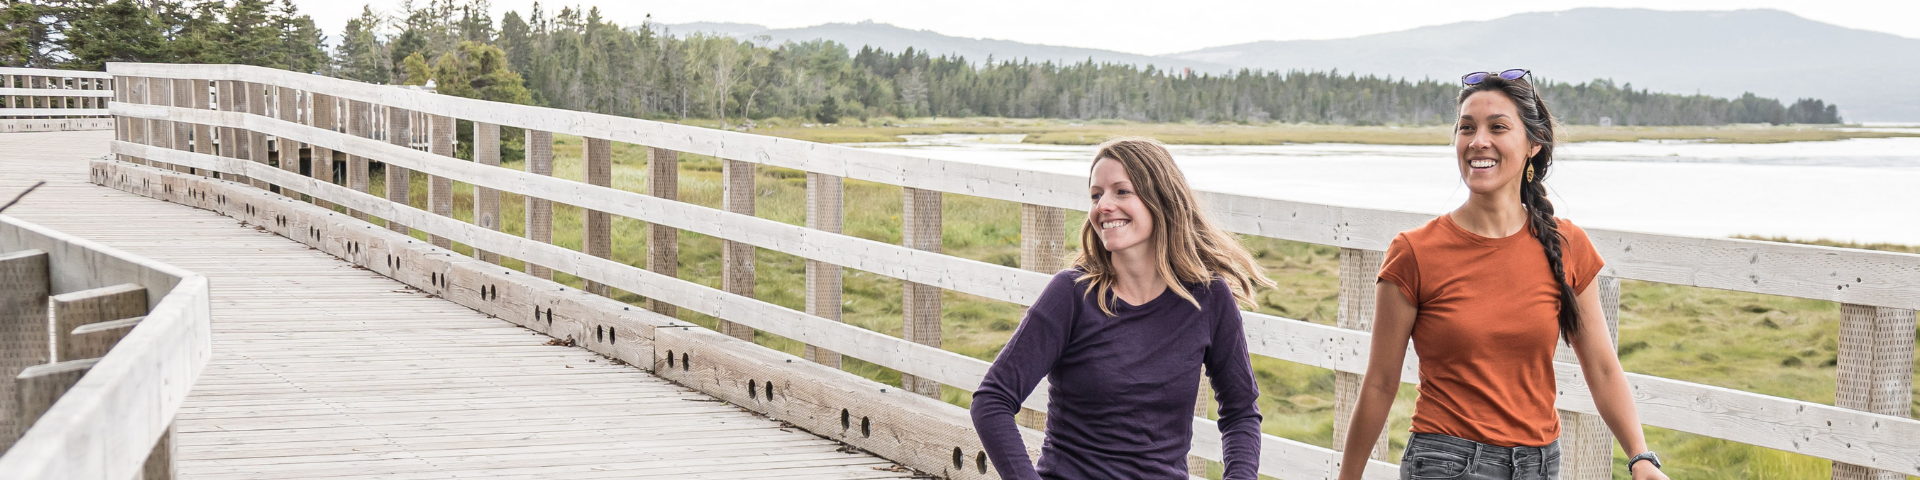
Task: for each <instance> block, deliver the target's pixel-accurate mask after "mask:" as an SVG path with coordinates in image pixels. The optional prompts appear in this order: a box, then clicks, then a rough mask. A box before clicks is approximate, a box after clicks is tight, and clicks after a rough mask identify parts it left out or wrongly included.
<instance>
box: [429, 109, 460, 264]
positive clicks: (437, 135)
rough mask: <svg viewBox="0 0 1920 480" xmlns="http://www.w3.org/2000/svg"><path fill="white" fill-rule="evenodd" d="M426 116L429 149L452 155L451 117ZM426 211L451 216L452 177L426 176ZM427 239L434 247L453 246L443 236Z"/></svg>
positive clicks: (435, 153) (438, 153)
mask: <svg viewBox="0 0 1920 480" xmlns="http://www.w3.org/2000/svg"><path fill="white" fill-rule="evenodd" d="M428 118H429V121H430V124H429V125H428V128H429V129H431V130H432V139H431V141H430V142H429V148H430V149H431V150H430V151H431V152H432V153H433V154H434V155H440V156H445V157H452V156H453V151H454V150H453V148H454V147H453V143H454V136H455V135H454V131H453V130H454V125H455V122H454V121H453V117H447V116H440V115H433V116H430V117H428ZM427 211H430V212H433V213H434V214H436V215H440V216H444V217H452V216H453V179H450V178H447V177H444V176H440V175H430V176H428V177H427ZM427 241H428V242H430V243H433V245H434V246H436V247H440V248H453V242H449V241H447V239H446V238H445V237H438V236H431V237H428V238H427Z"/></svg>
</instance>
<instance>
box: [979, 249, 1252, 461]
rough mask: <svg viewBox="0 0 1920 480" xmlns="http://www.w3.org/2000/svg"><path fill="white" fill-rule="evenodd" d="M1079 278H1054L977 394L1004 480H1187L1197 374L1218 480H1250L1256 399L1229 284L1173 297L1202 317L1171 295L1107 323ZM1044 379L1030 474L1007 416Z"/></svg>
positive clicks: (984, 435)
mask: <svg viewBox="0 0 1920 480" xmlns="http://www.w3.org/2000/svg"><path fill="white" fill-rule="evenodd" d="M1082 274H1083V273H1082V272H1080V271H1079V270H1067V271H1063V272H1060V273H1059V274H1056V275H1054V276H1053V281H1052V282H1051V283H1048V284H1047V289H1046V291H1045V292H1042V293H1041V294H1040V298H1039V299H1038V300H1036V301H1035V302H1034V304H1033V307H1032V308H1030V309H1028V310H1027V318H1026V319H1025V320H1022V321H1021V322H1020V328H1019V329H1016V330H1014V332H1013V338H1012V339H1009V340H1007V345H1006V347H1005V348H1004V349H1002V350H1001V351H1000V357H999V358H997V359H994V361H993V367H992V368H989V369H988V370H987V376H986V378H985V379H983V380H981V382H980V391H977V392H974V394H973V411H972V413H973V426H974V429H976V430H978V431H979V432H980V441H981V443H982V444H984V445H985V446H986V452H987V457H988V458H990V459H992V460H993V468H994V469H995V470H997V471H999V472H1000V478H1005V479H1018V480H1030V479H1042V478H1046V479H1107V478H1178V479H1184V478H1187V450H1188V447H1189V446H1190V445H1191V443H1192V438H1193V404H1194V401H1195V398H1194V397H1195V396H1197V394H1198V392H1199V389H1200V371H1201V370H1200V368H1201V366H1202V365H1203V364H1204V365H1205V366H1206V369H1207V372H1208V377H1210V378H1211V379H1212V381H1213V388H1214V392H1215V393H1214V398H1215V399H1216V400H1217V401H1218V402H1219V404H1220V421H1219V425H1220V434H1221V437H1222V438H1221V439H1222V445H1223V447H1224V450H1225V453H1226V455H1225V460H1226V476H1225V478H1228V479H1246V480H1254V478H1255V472H1256V471H1257V470H1259V458H1260V419H1261V416H1260V409H1259V407H1258V406H1256V404H1255V403H1254V399H1255V398H1256V397H1259V396H1260V390H1259V386H1258V385H1256V384H1255V383H1254V379H1253V367H1252V365H1251V364H1250V363H1249V360H1248V357H1247V342H1246V337H1245V336H1244V335H1243V334H1242V329H1241V323H1240V309H1239V307H1238V306H1237V305H1235V304H1234V299H1233V293H1232V291H1231V290H1229V289H1228V287H1227V283H1226V281H1225V280H1221V279H1214V281H1213V282H1211V283H1210V284H1208V285H1205V286H1202V285H1197V284H1196V285H1188V286H1185V287H1182V286H1174V287H1171V288H1187V290H1188V292H1190V293H1192V294H1193V297H1194V299H1195V300H1199V303H1200V305H1201V306H1203V307H1204V308H1195V307H1194V305H1193V304H1192V303H1189V302H1187V300H1186V299H1184V298H1180V296H1179V295H1176V294H1174V293H1173V292H1172V291H1171V290H1169V291H1167V292H1165V293H1163V294H1161V295H1160V296H1159V297H1158V298H1155V299H1153V300H1151V301H1148V302H1147V303H1146V304H1143V305H1139V306H1133V305H1127V304H1126V302H1122V301H1120V300H1118V299H1117V298H1115V299H1112V300H1111V301H1110V303H1109V306H1110V307H1111V308H1112V310H1113V313H1114V316H1107V315H1106V314H1105V313H1104V312H1101V311H1100V306H1099V305H1098V304H1097V303H1095V298H1094V297H1093V296H1092V295H1088V294H1086V293H1085V292H1086V284H1082V283H1075V282H1074V279H1075V278H1078V277H1079V276H1080V275H1082ZM1041 377H1047V378H1049V379H1050V380H1049V381H1050V382H1051V388H1049V389H1048V390H1047V394H1048V395H1049V396H1050V401H1049V402H1048V404H1047V439H1046V443H1044V444H1042V445H1041V447H1040V464H1039V466H1038V469H1037V470H1036V468H1035V466H1034V465H1033V464H1032V463H1031V462H1030V461H1029V460H1028V458H1027V451H1026V447H1025V445H1024V444H1023V443H1022V442H1021V439H1020V431H1019V427H1018V426H1016V424H1015V423H1014V420H1013V415H1014V413H1015V412H1018V411H1019V410H1020V402H1021V401H1023V400H1025V399H1026V398H1027V395H1029V394H1031V393H1033V389H1034V387H1035V386H1036V385H1038V384H1039V382H1040V378H1041Z"/></svg>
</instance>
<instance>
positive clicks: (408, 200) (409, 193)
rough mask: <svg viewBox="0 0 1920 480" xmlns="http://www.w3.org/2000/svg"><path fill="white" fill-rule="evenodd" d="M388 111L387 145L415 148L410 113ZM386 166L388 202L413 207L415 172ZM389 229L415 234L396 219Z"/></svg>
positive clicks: (396, 110) (388, 223)
mask: <svg viewBox="0 0 1920 480" xmlns="http://www.w3.org/2000/svg"><path fill="white" fill-rule="evenodd" d="M386 109H387V143H392V144H394V145H399V146H402V147H407V148H413V132H412V130H411V129H412V127H413V125H412V124H411V123H412V122H409V121H408V120H410V119H411V118H410V117H411V116H410V115H408V113H409V112H408V111H406V110H404V109H400V108H395V107H386ZM384 165H385V168H386V169H387V201H389V202H393V203H398V204H401V205H412V199H413V172H410V171H407V169H406V167H401V166H399V165H394V164H393V163H392V162H385V163H384ZM387 229H389V230H393V231H395V232H400V234H401V235H409V234H412V233H413V229H410V228H407V226H406V225H402V224H400V222H397V221H394V219H391V218H389V219H387Z"/></svg>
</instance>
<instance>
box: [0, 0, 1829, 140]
mask: <svg viewBox="0 0 1920 480" xmlns="http://www.w3.org/2000/svg"><path fill="white" fill-rule="evenodd" d="M9 1H11V3H9V4H8V5H7V9H6V10H4V11H0V23H4V25H5V26H6V31H5V32H0V64H6V65H24V66H36V67H51V68H79V69H96V70H97V69H99V66H100V65H101V64H102V63H103V62H108V61H144V62H192V63H243V64H250V65H262V66H269V67H274V68H284V69H289V70H295V71H301V72H310V73H317V74H323V75H332V76H338V77H342V78H348V79H353V80H359V81H365V82H373V83H393V84H415V85H419V84H425V83H427V82H428V81H429V80H432V81H433V82H434V84H435V86H436V87H437V88H439V89H440V91H442V92H443V93H448V94H453V95H460V96H468V97H474V98H485V99H489V100H496V101H506V102H514V103H524V104H535V105H543V106H550V107H556V108H564V109H570V110H580V111H591V112H597V113H606V114H613V115H624V116H631V117H639V118H653V119H669V120H677V119H709V120H719V121H721V122H723V123H745V122H751V121H757V120H765V119H768V118H782V119H798V120H800V121H808V122H819V123H838V122H843V121H845V120H848V119H858V120H861V121H862V122H871V121H874V120H876V119H878V120H880V121H890V119H899V118H914V117H926V116H945V117H974V116H992V117H1011V118H1060V119H1082V120H1095V119H1118V120H1131V121H1141V122H1184V121H1196V122H1245V123H1263V122H1303V123H1322V124H1345V125H1387V124H1444V123H1448V122H1450V121H1451V117H1452V116H1453V112H1454V111H1455V105H1453V97H1454V95H1455V93H1456V92H1457V91H1458V88H1459V86H1458V85H1457V84H1456V83H1455V82H1453V81H1451V80H1444V81H1442V80H1431V79H1421V80H1413V79H1407V78H1399V79H1395V78H1390V77H1376V76H1371V75H1355V74H1352V73H1341V72H1339V71H1337V70H1336V71H1324V72H1323V71H1285V72H1281V71H1265V70H1245V69H1243V70H1239V71H1236V72H1231V73H1225V74H1207V73H1193V72H1190V71H1187V70H1168V69H1160V68H1156V67H1153V66H1135V65H1128V64H1111V63H1096V62H1093V61H1091V60H1088V61H1083V62H1078V63H1056V62H1034V61H1030V60H1027V59H995V58H991V57H989V58H986V59H981V60H978V61H976V60H973V59H967V58H964V57H960V56H953V55H935V54H933V53H931V52H927V51H923V50H915V49H912V48H908V49H906V50H905V51H900V52H888V51H884V50H879V49H874V48H870V47H861V48H860V49H859V50H857V51H854V50H850V49H848V48H847V47H846V46H843V45H840V44H837V43H834V42H830V41H824V40H816V41H808V42H788V43H783V44H778V45H775V44H772V43H771V42H770V41H769V40H768V39H767V38H766V37H758V38H750V39H736V38H732V37H727V36H717V35H708V34H704V33H692V34H686V35H676V34H674V32H671V31H669V30H668V29H666V28H663V27H661V26H660V25H656V24H653V23H651V22H643V23H641V24H640V25H636V26H628V27H622V26H620V25H619V24H617V23H615V22H612V21H608V20H607V19H605V18H603V17H602V16H601V15H600V11H599V9H598V8H588V9H585V10H582V9H578V8H574V7H562V8H560V9H559V10H558V11H555V12H549V11H547V10H545V9H543V8H542V6H541V5H540V4H538V3H536V4H534V5H533V7H532V8H531V9H530V10H529V11H528V12H527V13H526V14H525V15H522V14H521V13H520V12H517V11H509V12H507V13H506V14H504V15H502V16H501V17H500V20H499V22H498V23H495V21H494V19H493V17H492V15H491V14H490V13H489V12H491V11H492V8H491V5H490V4H489V3H488V1H487V0H428V1H427V2H426V3H425V4H416V3H414V2H412V1H411V0H408V1H406V2H405V3H403V4H402V5H400V6H399V7H398V9H397V10H395V11H392V12H385V13H383V12H377V11H375V10H373V9H372V8H371V7H370V6H369V7H365V8H363V10H362V13H361V15H360V16H359V17H358V18H355V19H352V20H351V21H349V22H348V23H347V25H346V27H345V28H344V29H343V30H342V31H341V32H340V35H341V36H340V38H339V39H338V41H337V42H335V44H336V45H337V46H336V47H335V48H333V49H332V51H331V52H328V51H327V50H326V43H327V42H326V40H327V37H326V36H325V35H323V34H322V32H321V31H320V30H319V29H317V28H315V27H314V26H313V21H312V20H311V19H310V18H308V17H307V16H306V15H302V14H299V12H298V11H297V10H296V9H295V8H294V7H293V5H292V3H291V2H290V0H280V2H279V3H277V4H276V3H273V2H272V1H271V0H200V1H197V2H196V1H192V0H117V1H109V0H46V1H35V2H28V1H13V0H9ZM54 32H62V33H63V34H55V33H54ZM1542 83H1543V85H1544V88H1543V89H1544V95H1545V96H1546V98H1547V99H1548V100H1549V101H1550V102H1551V103H1552V104H1553V106H1554V110H1555V113H1556V115H1557V116H1558V117H1559V119H1560V120H1561V121H1562V122H1564V123H1572V124H1603V123H1611V124H1614V125H1722V124H1729V123H1774V124H1782V123H1838V122H1840V121H1841V118H1840V116H1839V113H1838V108H1837V107H1836V106H1834V105H1830V104H1827V103H1825V102H1824V101H1821V100H1818V99H1811V98H1804V99H1799V100H1797V101H1795V102H1793V103H1792V104H1784V103H1782V102H1781V101H1779V100H1777V99H1773V98H1765V97H1759V96H1756V95H1753V94H1751V93H1748V94H1745V95H1742V96H1739V97H1734V98H1721V97H1713V96H1707V95H1676V94H1669V93H1659V92H1651V91H1648V90H1647V89H1644V88H1641V89H1635V88H1634V87H1633V85H1632V84H1630V83H1619V84H1616V83H1615V82H1614V81H1611V80H1593V81H1588V82H1582V83H1566V82H1553V81H1544V82H1542Z"/></svg>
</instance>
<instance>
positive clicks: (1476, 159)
mask: <svg viewBox="0 0 1920 480" xmlns="http://www.w3.org/2000/svg"><path fill="white" fill-rule="evenodd" d="M1453 149H1454V153H1455V156H1456V157H1457V159H1458V161H1459V163H1460V180H1461V181H1463V182H1466V184H1467V189H1468V190H1470V191H1472V192H1473V193H1476V194H1489V193H1494V192H1499V191H1503V190H1505V189H1514V190H1515V191H1517V190H1518V189H1519V188H1520V180H1521V177H1522V176H1524V175H1525V174H1526V171H1527V159H1528V158H1530V157H1532V156H1533V155H1534V154H1536V153H1539V152H1540V145H1539V144H1537V143H1534V142H1533V141H1532V140H1528V139H1527V130H1526V125H1525V124H1524V123H1522V122H1521V120H1520V108H1519V106H1518V105H1516V104H1514V103H1513V99H1512V98H1510V97H1508V96H1507V95H1506V94H1505V93H1501V92H1497V91H1484V92H1478V93H1475V94H1473V95H1472V96H1469V97H1467V101H1464V102H1460V119H1459V123H1457V124H1455V125H1454V136H1453Z"/></svg>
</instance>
